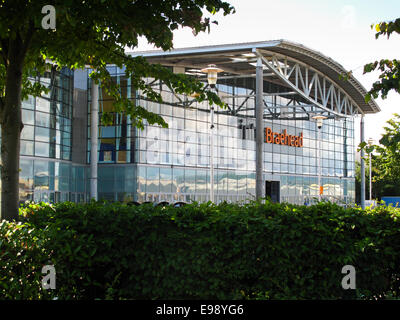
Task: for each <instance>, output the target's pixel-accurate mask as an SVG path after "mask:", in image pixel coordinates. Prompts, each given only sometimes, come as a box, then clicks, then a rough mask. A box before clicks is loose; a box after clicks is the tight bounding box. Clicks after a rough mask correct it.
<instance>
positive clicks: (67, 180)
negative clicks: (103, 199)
mask: <svg viewBox="0 0 400 320" xmlns="http://www.w3.org/2000/svg"><path fill="white" fill-rule="evenodd" d="M73 79H74V77H73V71H71V70H68V69H62V70H61V71H53V72H46V73H45V74H44V75H42V76H40V77H36V78H33V79H32V80H33V81H38V82H40V83H41V84H44V85H45V86H47V87H48V88H49V89H50V91H49V92H48V93H47V94H43V95H42V96H41V97H37V98H34V97H32V96H29V97H28V99H27V100H25V101H23V102H22V121H23V124H24V128H23V130H22V132H21V149H20V155H21V158H20V163H21V164H20V167H21V172H20V201H21V202H24V201H26V200H34V201H48V202H58V201H76V202H82V201H85V199H86V190H87V186H86V184H87V182H86V181H87V172H86V171H87V169H86V167H85V166H82V165H78V164H73V163H72V162H71V141H72V110H73V109H72V108H73V101H72V100H73V98H72V95H73V85H74V83H73Z"/></svg>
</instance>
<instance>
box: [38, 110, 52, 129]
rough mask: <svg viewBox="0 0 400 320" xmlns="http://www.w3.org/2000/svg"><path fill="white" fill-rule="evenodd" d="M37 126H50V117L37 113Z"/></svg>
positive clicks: (46, 114)
mask: <svg viewBox="0 0 400 320" xmlns="http://www.w3.org/2000/svg"><path fill="white" fill-rule="evenodd" d="M35 118H36V125H37V126H42V127H49V126H50V115H49V114H48V113H43V112H36V115H35Z"/></svg>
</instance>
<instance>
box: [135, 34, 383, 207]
mask: <svg viewBox="0 0 400 320" xmlns="http://www.w3.org/2000/svg"><path fill="white" fill-rule="evenodd" d="M139 55H143V56H145V57H146V58H147V59H148V61H149V62H151V63H160V64H162V65H164V66H170V67H172V68H174V70H175V69H176V70H177V72H181V71H182V70H184V71H185V73H186V74H189V75H192V76H195V77H198V78H199V79H200V80H203V79H204V78H201V73H200V69H202V68H204V67H205V66H207V65H208V64H216V65H217V66H220V67H221V68H223V69H224V70H225V74H222V75H221V76H220V77H219V79H220V80H224V81H228V83H229V81H230V79H232V80H231V81H235V80H234V79H236V80H237V79H242V78H250V79H253V80H254V85H253V86H252V87H251V88H247V89H250V91H251V92H250V94H247V95H242V94H241V95H235V94H230V95H228V94H226V93H225V92H224V93H222V92H221V93H219V96H220V98H221V99H222V100H223V101H225V102H226V103H227V105H228V107H227V109H226V110H218V108H217V110H215V113H225V114H231V115H234V116H238V117H251V118H255V122H256V126H255V127H256V133H257V128H260V127H261V128H262V120H263V119H271V120H311V118H312V117H314V116H316V115H323V116H325V117H327V118H331V119H332V118H335V119H338V118H339V119H340V118H341V119H346V118H352V117H354V116H356V115H361V126H360V127H361V141H364V122H363V119H364V115H365V114H368V113H376V112H379V111H380V108H379V106H378V105H377V104H376V102H375V101H374V100H373V99H371V100H370V101H368V102H366V101H365V99H364V97H365V94H366V90H365V89H364V88H363V86H362V85H361V84H360V83H359V82H358V81H357V80H356V79H355V78H354V77H353V76H352V75H349V76H347V77H346V80H341V78H342V76H343V75H347V71H346V70H345V69H344V68H343V67H342V66H341V65H340V64H338V63H337V62H335V61H334V60H332V59H330V58H329V57H326V56H324V55H322V54H321V53H319V52H317V51H314V50H311V49H308V48H306V47H304V46H302V45H300V44H297V43H293V42H289V41H286V40H275V41H264V42H253V43H242V44H231V45H219V46H208V47H197V48H186V49H178V50H173V51H170V52H162V51H153V52H136V53H132V56H139ZM178 70H179V71H178ZM205 81H206V80H205V79H204V82H205ZM265 84H268V85H267V87H268V86H269V89H268V90H265ZM232 85H233V87H234V83H232ZM271 88H273V89H271ZM277 97H281V98H284V99H279V101H278V99H277ZM140 98H141V99H146V98H145V97H140ZM182 98H183V99H181V98H179V99H178V100H180V101H179V102H178V103H174V104H172V105H175V106H180V107H191V105H192V104H193V103H194V102H195V101H196V100H195V99H190V98H188V97H182ZM271 98H272V99H271ZM249 99H253V100H254V103H251V104H250V106H249V104H248V103H247V102H248V101H249ZM282 100H283V101H284V104H282V103H281V101H282ZM203 111H206V112H210V110H209V109H204V110H203ZM241 128H242V129H245V126H242V125H241ZM256 159H257V160H256V177H257V179H256V180H257V183H256V197H257V198H260V197H261V196H262V195H263V194H264V192H263V188H264V187H263V162H262V135H261V134H260V130H259V132H258V134H256ZM361 168H362V174H361V176H362V177H363V176H364V174H363V172H364V170H365V168H364V160H363V158H361ZM364 185H365V182H363V181H362V200H361V206H362V207H363V208H364V206H365V201H364V198H365V190H364Z"/></svg>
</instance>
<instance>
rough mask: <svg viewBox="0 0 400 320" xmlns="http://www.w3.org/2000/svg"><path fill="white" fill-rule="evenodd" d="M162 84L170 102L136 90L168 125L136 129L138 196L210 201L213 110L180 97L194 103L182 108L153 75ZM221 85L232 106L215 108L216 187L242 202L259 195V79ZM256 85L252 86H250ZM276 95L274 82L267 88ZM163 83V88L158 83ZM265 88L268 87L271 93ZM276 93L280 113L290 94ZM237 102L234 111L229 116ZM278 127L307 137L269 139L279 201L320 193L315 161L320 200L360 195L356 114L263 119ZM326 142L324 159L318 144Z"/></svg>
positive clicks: (268, 158) (220, 196)
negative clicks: (299, 142)
mask: <svg viewBox="0 0 400 320" xmlns="http://www.w3.org/2000/svg"><path fill="white" fill-rule="evenodd" d="M148 81H149V83H152V84H153V88H154V89H156V90H160V93H161V94H162V96H163V99H164V101H165V102H166V103H165V104H158V103H154V102H151V101H146V98H145V97H144V96H142V95H141V93H140V92H138V102H139V103H141V105H143V106H145V107H146V108H147V109H148V110H149V111H152V112H156V113H159V114H161V115H162V116H163V118H164V119H165V120H166V122H167V123H168V124H169V127H168V128H167V129H164V128H159V127H157V126H149V125H146V126H145V129H144V130H143V131H141V130H137V132H136V142H135V147H136V153H135V157H136V159H137V163H138V169H137V175H138V184H137V197H138V200H139V201H162V200H166V201H178V200H183V201H190V200H195V201H207V200H208V199H209V190H210V178H209V164H210V157H209V141H210V140H209V134H210V129H209V128H210V113H209V112H208V110H209V106H208V105H207V103H205V102H203V103H198V102H192V103H190V100H193V98H190V97H189V98H188V97H182V96H181V97H179V98H180V99H181V100H182V101H185V102H186V105H189V107H180V106H178V105H179V101H180V100H179V99H178V97H177V96H175V95H173V94H172V93H171V92H170V91H169V89H168V88H167V87H166V86H165V85H163V84H160V83H157V82H154V79H149V80H148ZM218 83H219V84H218V85H217V91H218V94H219V96H220V97H221V98H223V101H224V102H226V103H228V105H229V106H230V110H229V112H227V110H223V109H219V108H216V113H217V114H216V116H215V122H216V125H215V130H214V141H215V142H214V167H215V177H214V191H215V194H216V201H217V202H220V201H224V200H226V201H241V200H248V199H253V198H255V159H256V154H255V129H254V128H255V118H254V103H255V99H254V89H255V88H254V79H243V78H241V79H237V81H232V78H230V80H229V81H224V80H223V79H221V80H219V81H218ZM252 86H253V87H252ZM266 87H267V88H269V89H270V90H271V94H272V93H273V94H275V93H276V91H275V90H279V88H277V86H276V85H274V86H270V87H268V86H266ZM158 88H159V89H158ZM267 92H268V91H267ZM272 99H274V108H271V110H273V112H274V113H275V114H277V113H279V112H281V111H284V109H283V107H282V110H280V108H281V107H279V106H284V105H287V104H288V101H289V99H288V98H285V97H279V96H276V95H275V96H271V97H269V96H266V97H265V102H266V103H267V104H268V105H270V104H269V102H270V100H272ZM235 107H236V110H240V111H241V112H240V113H239V112H237V114H235V115H232V113H233V112H232V110H234V108H235ZM267 127H268V128H271V130H272V131H273V132H278V133H283V132H284V130H286V133H287V134H288V135H295V136H299V135H300V134H302V136H303V146H302V147H295V146H287V145H280V144H272V143H264V178H265V180H272V181H279V182H280V199H281V201H288V202H291V203H298V204H303V203H310V202H312V201H313V200H315V198H317V197H318V190H319V188H318V163H320V165H321V174H322V179H321V182H322V185H323V187H324V192H323V198H325V199H329V200H330V201H335V202H341V203H343V202H345V203H352V202H354V200H355V191H354V190H355V184H354V183H355V182H354V174H355V168H354V127H353V119H349V118H346V119H344V118H343V119H327V120H325V121H324V125H323V127H322V129H321V131H320V137H319V139H318V132H317V131H318V129H317V126H316V123H315V121H310V120H289V119H285V120H280V119H279V118H277V119H270V120H267V119H266V120H265V121H264V128H267ZM319 142H320V146H321V159H320V160H319V155H318V144H319Z"/></svg>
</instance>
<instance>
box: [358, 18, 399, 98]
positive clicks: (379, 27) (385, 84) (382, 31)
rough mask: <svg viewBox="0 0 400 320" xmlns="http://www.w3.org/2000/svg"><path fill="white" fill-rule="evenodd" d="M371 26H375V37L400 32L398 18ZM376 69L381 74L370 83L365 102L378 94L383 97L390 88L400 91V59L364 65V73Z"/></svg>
mask: <svg viewBox="0 0 400 320" xmlns="http://www.w3.org/2000/svg"><path fill="white" fill-rule="evenodd" d="M371 27H372V28H373V27H375V30H376V31H377V32H376V34H375V37H376V38H377V39H378V38H379V37H380V36H382V35H386V36H387V37H388V39H389V37H390V35H391V34H392V33H393V32H395V33H398V34H400V18H398V19H396V20H394V21H389V22H381V23H378V24H376V25H375V26H374V25H372V26H371ZM377 69H378V70H380V72H381V74H380V75H379V80H378V81H376V82H374V83H373V84H372V88H371V89H370V90H369V91H368V93H367V95H366V96H365V101H366V102H368V101H369V100H371V97H373V98H375V99H376V98H378V96H379V94H380V95H381V98H382V99H385V98H386V97H387V95H388V93H389V91H390V90H394V91H396V92H397V93H400V60H397V59H393V60H389V59H382V60H380V61H375V62H371V63H368V64H366V65H365V66H364V74H365V73H368V72H372V71H374V70H377Z"/></svg>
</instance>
